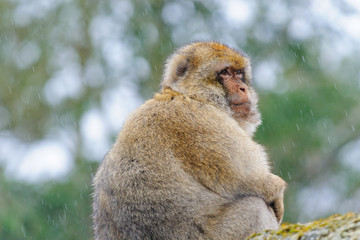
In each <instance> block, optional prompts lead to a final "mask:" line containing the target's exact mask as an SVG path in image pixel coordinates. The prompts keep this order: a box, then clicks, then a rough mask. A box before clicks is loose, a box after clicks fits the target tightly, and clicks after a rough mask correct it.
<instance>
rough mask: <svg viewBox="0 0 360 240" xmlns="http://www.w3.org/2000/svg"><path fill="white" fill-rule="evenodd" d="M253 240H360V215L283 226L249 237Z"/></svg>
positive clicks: (338, 216)
mask: <svg viewBox="0 0 360 240" xmlns="http://www.w3.org/2000/svg"><path fill="white" fill-rule="evenodd" d="M248 239H251V240H260V239H261V240H270V239H287V240H318V239H319V240H320V239H321V240H323V239H336V240H337V239H349V240H350V239H351V240H359V239H360V214H359V213H347V214H345V215H333V216H330V217H329V218H326V219H321V220H316V221H313V222H309V223H305V224H286V223H285V224H282V225H281V227H280V229H278V230H267V231H264V232H262V233H257V234H254V235H252V236H251V237H249V238H248Z"/></svg>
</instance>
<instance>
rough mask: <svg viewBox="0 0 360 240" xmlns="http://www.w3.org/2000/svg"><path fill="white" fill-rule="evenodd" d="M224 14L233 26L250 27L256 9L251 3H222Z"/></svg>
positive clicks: (233, 1) (240, 1)
mask: <svg viewBox="0 0 360 240" xmlns="http://www.w3.org/2000/svg"><path fill="white" fill-rule="evenodd" d="M220 4H222V14H223V16H224V17H225V19H226V20H227V21H228V22H229V23H231V24H241V25H250V24H251V23H252V22H253V19H254V11H255V7H254V4H252V3H251V2H250V1H242V0H230V1H221V2H220Z"/></svg>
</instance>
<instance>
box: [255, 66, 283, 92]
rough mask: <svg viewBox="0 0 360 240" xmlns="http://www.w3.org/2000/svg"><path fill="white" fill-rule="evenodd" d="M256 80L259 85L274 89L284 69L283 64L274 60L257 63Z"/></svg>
mask: <svg viewBox="0 0 360 240" xmlns="http://www.w3.org/2000/svg"><path fill="white" fill-rule="evenodd" d="M254 70H255V72H254V81H255V82H256V84H257V86H258V87H259V88H261V89H264V90H274V88H275V87H276V85H277V77H278V75H279V72H280V71H282V68H281V66H280V65H279V64H278V63H277V62H276V61H274V60H271V59H270V60H265V61H261V62H259V63H258V64H256V68H255V69H254Z"/></svg>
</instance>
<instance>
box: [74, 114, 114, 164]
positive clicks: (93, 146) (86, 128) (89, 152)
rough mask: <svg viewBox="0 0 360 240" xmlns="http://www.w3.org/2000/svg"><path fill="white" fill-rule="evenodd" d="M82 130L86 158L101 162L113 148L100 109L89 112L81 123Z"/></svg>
mask: <svg viewBox="0 0 360 240" xmlns="http://www.w3.org/2000/svg"><path fill="white" fill-rule="evenodd" d="M80 130H81V136H82V140H83V142H84V149H82V150H83V154H84V156H85V157H87V158H88V159H89V160H93V161H96V160H97V161H101V160H102V159H103V157H104V156H105V154H106V152H107V151H108V150H109V148H110V146H111V143H110V139H109V136H110V134H109V131H108V128H107V126H106V124H105V121H104V118H103V113H102V112H101V111H100V110H99V109H91V110H89V111H87V112H86V113H85V114H84V115H83V117H82V119H81V121H80Z"/></svg>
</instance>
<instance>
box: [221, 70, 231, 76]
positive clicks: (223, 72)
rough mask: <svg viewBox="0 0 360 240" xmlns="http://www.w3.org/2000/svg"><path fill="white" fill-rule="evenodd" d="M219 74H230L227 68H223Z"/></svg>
mask: <svg viewBox="0 0 360 240" xmlns="http://www.w3.org/2000/svg"><path fill="white" fill-rule="evenodd" d="M219 75H230V73H229V72H228V70H227V69H224V70H222V71H221V72H220V73H219Z"/></svg>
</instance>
